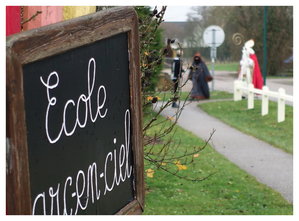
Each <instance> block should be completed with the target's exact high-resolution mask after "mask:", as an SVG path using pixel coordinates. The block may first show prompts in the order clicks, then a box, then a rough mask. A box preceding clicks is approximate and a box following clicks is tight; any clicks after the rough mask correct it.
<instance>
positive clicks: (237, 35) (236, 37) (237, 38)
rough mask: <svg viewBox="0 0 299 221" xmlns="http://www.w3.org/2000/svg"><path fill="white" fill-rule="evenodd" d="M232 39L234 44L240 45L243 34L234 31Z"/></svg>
mask: <svg viewBox="0 0 299 221" xmlns="http://www.w3.org/2000/svg"><path fill="white" fill-rule="evenodd" d="M232 40H233V43H234V45H241V44H242V42H243V41H244V35H242V34H241V33H235V34H233V37H232Z"/></svg>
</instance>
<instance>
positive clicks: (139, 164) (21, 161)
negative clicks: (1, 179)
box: [6, 7, 144, 215]
mask: <svg viewBox="0 0 299 221" xmlns="http://www.w3.org/2000/svg"><path fill="white" fill-rule="evenodd" d="M124 32H127V33H128V49H129V70H130V76H129V78H130V79H129V82H130V107H131V113H132V115H131V119H132V126H133V128H132V129H133V134H134V136H132V147H133V150H132V151H133V156H134V157H133V158H134V168H135V171H134V172H135V173H134V180H135V183H134V184H133V185H135V187H134V189H135V191H136V192H135V193H136V195H135V199H134V200H133V201H132V202H130V203H129V204H127V205H126V206H124V207H123V208H122V209H121V210H120V211H118V212H117V213H116V214H118V215H120V214H141V213H142V211H143V207H144V172H143V170H144V169H143V168H144V163H143V141H142V110H141V78H140V68H139V36H138V17H137V14H136V12H135V10H134V8H132V7H115V8H112V9H110V10H105V11H100V12H96V13H93V14H90V15H86V16H82V17H78V18H75V19H71V20H68V21H64V22H59V23H56V24H53V25H49V26H44V27H41V28H38V29H33V30H30V31H26V32H22V33H19V34H16V35H12V36H10V37H8V38H7V41H6V213H7V214H23V215H25V214H26V215H27V214H31V211H32V208H31V207H32V203H31V193H30V179H29V162H28V146H27V136H26V123H25V108H24V106H25V105H24V91H23V70H22V66H23V65H24V64H27V63H31V62H34V61H37V60H40V59H43V58H46V57H50V56H53V55H56V54H59V53H63V52H65V51H68V50H71V49H73V48H77V47H80V46H84V45H86V44H89V43H93V42H95V41H98V40H102V39H105V38H109V37H110V36H113V35H116V34H120V33H124ZM13 168H15V169H13Z"/></svg>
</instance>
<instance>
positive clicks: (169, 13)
mask: <svg viewBox="0 0 299 221" xmlns="http://www.w3.org/2000/svg"><path fill="white" fill-rule="evenodd" d="M191 7H192V6H167V9H166V12H165V15H164V20H165V21H187V14H188V13H189V12H191Z"/></svg>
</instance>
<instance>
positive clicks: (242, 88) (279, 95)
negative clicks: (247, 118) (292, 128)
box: [234, 80, 293, 122]
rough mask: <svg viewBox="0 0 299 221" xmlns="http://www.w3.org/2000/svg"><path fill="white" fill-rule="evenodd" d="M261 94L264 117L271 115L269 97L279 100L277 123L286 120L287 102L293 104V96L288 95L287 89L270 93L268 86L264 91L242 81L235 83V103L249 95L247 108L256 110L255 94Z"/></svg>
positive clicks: (264, 87)
mask: <svg viewBox="0 0 299 221" xmlns="http://www.w3.org/2000/svg"><path fill="white" fill-rule="evenodd" d="M255 93H256V94H260V95H261V96H262V111H261V114H262V116H264V115H267V114H268V113H269V97H273V98H276V99H277V122H283V121H284V120H285V101H290V102H293V96H291V95H287V94H286V92H285V89H283V88H279V89H278V92H274V91H270V90H269V88H268V87H267V86H263V89H262V90H260V89H256V88H254V86H253V84H249V85H248V86H247V84H246V83H245V82H243V81H240V80H235V81H234V101H239V100H242V95H243V94H247V99H248V103H247V108H248V109H253V108H254V94H255Z"/></svg>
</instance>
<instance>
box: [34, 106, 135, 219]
mask: <svg viewBox="0 0 299 221" xmlns="http://www.w3.org/2000/svg"><path fill="white" fill-rule="evenodd" d="M124 118H125V120H124V127H125V128H124V133H125V140H124V143H122V144H120V147H119V148H118V147H117V138H116V137H114V138H113V139H112V143H113V145H114V146H116V147H115V148H114V149H113V150H112V151H110V152H108V153H107V155H106V157H105V162H92V163H91V164H90V165H89V166H88V168H87V169H86V170H79V171H78V172H77V174H76V175H74V176H68V177H66V179H65V180H64V181H62V182H61V183H58V184H57V185H56V186H55V187H53V186H51V187H49V188H48V190H47V191H46V190H45V191H44V192H41V193H39V194H37V196H36V197H35V199H34V200H33V206H32V214H33V215H35V214H36V211H39V212H38V213H40V212H41V213H42V214H44V215H47V211H48V213H50V215H54V212H55V213H56V214H57V215H59V214H63V215H76V214H77V213H78V211H84V210H86V209H87V207H88V205H89V204H94V203H95V202H96V201H97V200H100V198H101V196H102V195H106V194H109V192H111V191H113V189H114V188H115V187H116V186H119V185H120V184H121V183H123V182H125V181H126V180H127V179H129V178H130V177H131V175H132V163H131V160H130V154H131V153H130V137H131V130H130V111H129V110H126V111H125V117H124ZM101 163H104V165H103V166H102V167H103V168H104V171H102V172H100V171H99V169H98V165H101ZM108 167H109V168H113V171H114V172H113V176H111V174H108V171H107V168H108ZM101 182H103V184H104V185H102V186H103V189H102V190H101V189H100V183H101ZM70 190H74V191H70ZM67 199H70V200H73V201H74V202H75V205H76V206H75V207H73V208H72V207H71V206H70V205H69V204H68V201H67ZM60 205H63V206H60Z"/></svg>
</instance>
